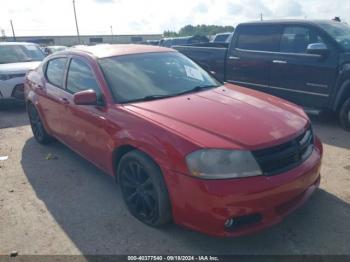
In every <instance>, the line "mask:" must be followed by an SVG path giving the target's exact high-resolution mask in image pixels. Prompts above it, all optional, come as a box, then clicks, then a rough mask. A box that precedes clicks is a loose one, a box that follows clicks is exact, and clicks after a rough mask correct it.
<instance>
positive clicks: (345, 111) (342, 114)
mask: <svg viewBox="0 0 350 262" xmlns="http://www.w3.org/2000/svg"><path fill="white" fill-rule="evenodd" d="M339 122H340V125H341V126H342V127H343V128H344V129H345V130H346V131H350V97H349V98H348V99H347V100H345V102H344V104H343V105H342V107H341V108H340V111H339Z"/></svg>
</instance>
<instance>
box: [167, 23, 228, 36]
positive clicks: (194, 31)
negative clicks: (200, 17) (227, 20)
mask: <svg viewBox="0 0 350 262" xmlns="http://www.w3.org/2000/svg"><path fill="white" fill-rule="evenodd" d="M234 29H235V28H234V27H233V26H220V25H196V26H193V25H186V26H184V27H182V28H181V29H180V30H179V32H175V31H169V30H167V31H164V33H163V35H164V37H180V36H192V35H216V34H219V33H225V32H233V31H234Z"/></svg>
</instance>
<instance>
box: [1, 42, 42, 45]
mask: <svg viewBox="0 0 350 262" xmlns="http://www.w3.org/2000/svg"><path fill="white" fill-rule="evenodd" d="M0 45H37V44H35V43H27V42H0Z"/></svg>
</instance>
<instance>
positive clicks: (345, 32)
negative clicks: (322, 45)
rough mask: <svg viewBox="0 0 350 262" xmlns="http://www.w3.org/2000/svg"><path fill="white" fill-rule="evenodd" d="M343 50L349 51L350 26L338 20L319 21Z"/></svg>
mask: <svg viewBox="0 0 350 262" xmlns="http://www.w3.org/2000/svg"><path fill="white" fill-rule="evenodd" d="M319 25H320V26H321V28H323V29H324V30H325V31H326V32H327V33H328V34H330V35H331V37H333V38H334V39H335V40H336V41H337V42H338V43H339V44H340V45H341V46H342V47H343V48H344V49H345V50H347V51H350V26H349V25H347V24H344V23H340V22H328V23H326V22H324V23H319Z"/></svg>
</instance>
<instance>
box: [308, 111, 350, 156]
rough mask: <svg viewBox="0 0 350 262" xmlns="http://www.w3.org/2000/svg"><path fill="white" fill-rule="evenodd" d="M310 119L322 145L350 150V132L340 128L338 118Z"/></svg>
mask: <svg viewBox="0 0 350 262" xmlns="http://www.w3.org/2000/svg"><path fill="white" fill-rule="evenodd" d="M310 119H311V122H312V125H313V128H314V130H315V132H316V134H317V135H318V136H319V137H320V139H321V141H322V143H324V144H328V145H331V146H335V147H341V148H345V149H350V132H347V131H345V130H344V129H342V128H341V127H340V125H339V122H338V120H337V117H336V116H334V115H329V116H327V117H326V116H324V117H321V116H310Z"/></svg>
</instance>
